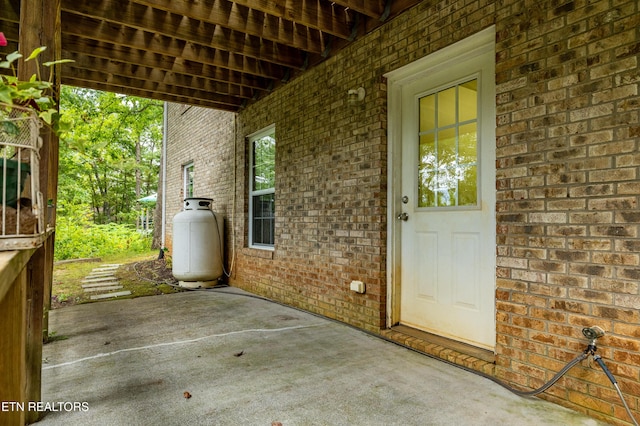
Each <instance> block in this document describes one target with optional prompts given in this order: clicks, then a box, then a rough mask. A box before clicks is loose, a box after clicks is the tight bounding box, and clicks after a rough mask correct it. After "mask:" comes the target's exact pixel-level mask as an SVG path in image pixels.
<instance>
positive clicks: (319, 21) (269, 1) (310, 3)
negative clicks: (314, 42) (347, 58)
mask: <svg viewBox="0 0 640 426" xmlns="http://www.w3.org/2000/svg"><path fill="white" fill-rule="evenodd" d="M233 3H235V4H237V5H241V6H244V7H246V8H247V9H253V10H256V11H259V12H263V13H266V14H268V15H271V16H275V17H276V18H280V19H285V20H287V21H291V22H293V23H295V24H299V25H303V26H305V27H309V28H314V29H316V30H319V31H321V32H323V33H327V34H331V35H333V36H336V37H339V38H342V39H345V40H346V39H349V38H350V36H351V27H352V25H353V21H354V18H353V14H351V15H350V14H349V13H348V11H345V9H344V8H342V7H336V6H335V4H333V3H334V2H330V1H326V0H320V1H318V0H301V1H298V2H292V1H286V0H280V1H273V0H233Z"/></svg>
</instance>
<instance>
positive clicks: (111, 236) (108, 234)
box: [54, 211, 152, 260]
mask: <svg viewBox="0 0 640 426" xmlns="http://www.w3.org/2000/svg"><path fill="white" fill-rule="evenodd" d="M90 217H91V214H90V213H82V212H80V211H76V212H73V214H71V215H69V216H62V215H61V216H58V218H57V223H56V241H55V252H54V257H55V260H64V259H79V258H86V257H101V256H106V255H109V254H115V253H142V252H145V251H148V250H150V249H151V240H152V236H150V235H145V234H142V233H140V232H138V231H136V230H135V228H134V227H133V226H131V225H124V224H115V223H109V224H106V225H95V224H93V223H91V222H90Z"/></svg>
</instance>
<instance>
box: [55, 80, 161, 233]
mask: <svg viewBox="0 0 640 426" xmlns="http://www.w3.org/2000/svg"><path fill="white" fill-rule="evenodd" d="M60 104H61V110H62V111H63V112H64V113H65V114H67V115H68V116H69V118H71V119H73V121H74V125H73V128H72V130H71V131H70V132H69V134H68V135H67V136H66V137H65V138H64V139H63V140H62V141H61V144H60V177H59V189H58V194H59V196H58V204H59V205H60V208H59V212H60V214H62V215H64V214H65V212H66V211H71V209H70V208H69V206H71V205H78V204H80V205H86V206H88V208H90V209H91V212H92V213H93V221H94V223H97V224H104V223H111V222H116V223H135V218H136V214H137V212H136V209H137V207H138V205H137V202H136V200H137V199H138V198H140V197H141V196H143V195H148V194H149V193H152V192H156V190H157V186H158V180H157V176H158V171H159V168H160V151H161V144H162V103H161V102H159V101H155V100H149V99H142V98H136V97H129V96H123V95H119V94H115V93H110V92H100V91H94V90H87V89H81V88H75V87H69V86H63V88H62V93H61V102H60Z"/></svg>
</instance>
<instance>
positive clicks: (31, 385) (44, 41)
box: [18, 0, 61, 423]
mask: <svg viewBox="0 0 640 426" xmlns="http://www.w3.org/2000/svg"><path fill="white" fill-rule="evenodd" d="M60 34H61V23H60V0H21V2H20V44H19V45H20V50H21V53H22V54H23V55H24V56H25V57H26V56H28V55H29V53H31V51H32V50H33V49H35V48H37V47H40V46H46V47H47V50H46V51H45V52H43V53H42V54H41V56H40V57H39V63H43V62H45V61H53V60H56V59H59V58H60V51H61V47H60V46H61V42H60V40H61V35H60ZM49 72H51V73H53V75H52V76H50V75H49ZM33 74H36V75H39V76H40V78H42V79H51V80H52V81H53V82H54V85H55V88H56V90H55V94H54V96H55V98H56V101H59V91H58V89H59V67H54V68H52V69H40V70H38V69H37V63H36V62H35V61H29V62H25V61H20V62H19V64H18V78H20V79H21V80H27V79H29V78H30V77H31V76H32V75H33ZM41 136H42V140H43V144H42V149H41V151H40V158H41V159H42V161H41V162H40V192H42V195H43V197H42V198H43V200H44V202H45V203H47V204H49V200H51V203H52V204H54V205H55V201H56V192H57V176H58V139H57V137H56V136H55V135H54V134H53V132H51V130H50V129H47V128H44V129H43V131H42V132H41ZM42 207H43V208H44V209H46V206H42ZM45 222H46V223H47V225H50V226H55V210H54V211H53V213H52V215H51V217H50V216H47V217H46V220H45ZM53 241H54V237H53V234H51V235H50V237H49V238H48V239H47V240H46V241H45V242H44V244H43V246H42V247H40V248H39V249H38V250H37V251H36V252H35V254H34V255H33V257H32V258H31V260H30V261H29V268H28V269H29V270H28V274H27V283H26V288H25V292H24V297H25V301H24V302H23V303H24V306H25V312H26V329H25V330H24V333H25V335H24V339H23V341H22V345H21V346H22V347H23V348H24V350H25V368H24V370H25V372H26V383H25V387H24V389H25V395H24V396H25V398H26V401H40V397H41V377H42V342H43V335H45V338H46V334H45V333H46V332H45V330H47V329H48V311H49V307H50V306H51V297H50V295H51V285H52V282H53ZM46 295H49V297H48V298H47V300H45V299H46ZM40 417H41V413H39V412H37V411H27V412H26V413H25V418H24V420H25V421H26V422H27V423H33V422H36V421H38V420H39V419H40Z"/></svg>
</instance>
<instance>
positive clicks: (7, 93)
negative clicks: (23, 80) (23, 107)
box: [0, 86, 13, 104]
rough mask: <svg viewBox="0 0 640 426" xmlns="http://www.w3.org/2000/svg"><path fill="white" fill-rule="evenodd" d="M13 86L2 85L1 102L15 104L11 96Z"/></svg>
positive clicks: (0, 90)
mask: <svg viewBox="0 0 640 426" xmlns="http://www.w3.org/2000/svg"><path fill="white" fill-rule="evenodd" d="M11 92H12V90H11V88H9V87H7V86H0V102H4V103H5V104H13V97H12V96H11Z"/></svg>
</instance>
